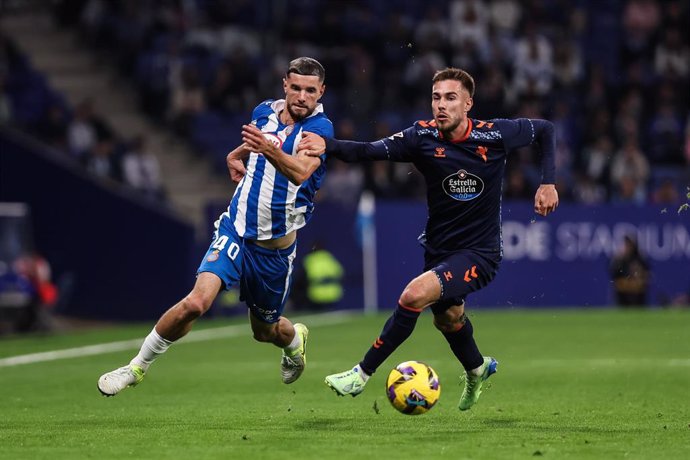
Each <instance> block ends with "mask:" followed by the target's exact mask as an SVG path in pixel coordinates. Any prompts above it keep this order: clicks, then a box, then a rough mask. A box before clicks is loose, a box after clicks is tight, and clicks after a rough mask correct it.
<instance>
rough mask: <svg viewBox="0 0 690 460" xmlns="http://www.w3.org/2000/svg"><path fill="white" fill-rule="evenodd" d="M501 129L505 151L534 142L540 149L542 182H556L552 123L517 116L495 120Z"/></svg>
mask: <svg viewBox="0 0 690 460" xmlns="http://www.w3.org/2000/svg"><path fill="white" fill-rule="evenodd" d="M495 123H496V124H497V125H498V128H499V130H500V131H501V137H502V138H503V145H504V147H505V149H506V151H508V152H509V151H511V150H513V149H517V148H520V147H525V146H528V145H531V144H533V143H536V144H538V145H539V147H540V150H541V168H542V184H554V183H556V162H555V156H556V135H555V131H554V127H553V123H551V122H550V121H547V120H537V119H531V118H518V119H515V120H495Z"/></svg>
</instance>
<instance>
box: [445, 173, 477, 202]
mask: <svg viewBox="0 0 690 460" xmlns="http://www.w3.org/2000/svg"><path fill="white" fill-rule="evenodd" d="M443 191H445V192H446V194H447V195H448V196H449V197H451V198H453V199H454V200H458V201H470V200H474V199H475V198H477V197H478V196H479V195H481V193H482V192H483V191H484V181H483V180H482V179H481V178H480V177H479V176H475V175H474V174H470V173H468V172H467V171H465V170H464V169H461V170H459V171H458V172H457V173H454V174H451V175H450V176H448V177H446V178H445V179H443Z"/></svg>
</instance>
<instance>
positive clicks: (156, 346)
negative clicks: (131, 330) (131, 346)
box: [129, 327, 172, 372]
mask: <svg viewBox="0 0 690 460" xmlns="http://www.w3.org/2000/svg"><path fill="white" fill-rule="evenodd" d="M170 345H172V342H171V341H170V340H166V339H164V338H163V337H161V336H160V335H159V334H158V332H156V328H155V327H154V328H153V330H152V331H151V333H150V334H149V335H147V336H146V338H145V339H144V343H143V344H142V345H141V349H140V350H139V354H138V355H136V356H135V357H134V358H133V359H132V361H130V362H129V364H134V365H135V366H139V367H141V368H142V369H143V370H144V372H146V371H147V370H148V368H149V366H150V365H151V363H152V362H154V361H155V360H156V358H158V355H161V354H163V353H165V351H166V350H167V349H168V347H169V346H170Z"/></svg>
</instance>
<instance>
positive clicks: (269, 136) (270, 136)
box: [264, 133, 283, 148]
mask: <svg viewBox="0 0 690 460" xmlns="http://www.w3.org/2000/svg"><path fill="white" fill-rule="evenodd" d="M264 137H265V138H266V139H268V141H269V142H270V143H271V144H273V145H275V146H276V147H278V148H281V147H282V146H283V139H281V138H280V137H278V136H276V135H275V134H273V133H264Z"/></svg>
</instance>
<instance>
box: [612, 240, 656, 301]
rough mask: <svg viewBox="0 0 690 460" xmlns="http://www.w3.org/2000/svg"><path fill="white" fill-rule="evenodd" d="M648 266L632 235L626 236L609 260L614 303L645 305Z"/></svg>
mask: <svg viewBox="0 0 690 460" xmlns="http://www.w3.org/2000/svg"><path fill="white" fill-rule="evenodd" d="M650 277H651V273H650V267H649V262H648V261H647V258H646V257H644V256H643V255H642V254H641V253H640V250H639V248H638V245H637V240H636V239H635V237H634V236H632V235H629V236H626V237H625V238H624V240H623V246H622V247H621V248H620V249H619V252H618V253H616V254H615V255H614V257H613V258H612V260H611V279H612V280H613V289H614V291H615V295H616V303H617V305H619V306H621V307H642V306H645V305H647V301H648V299H647V293H648V291H649V284H650Z"/></svg>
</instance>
